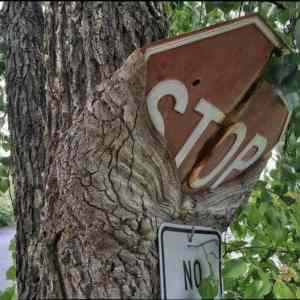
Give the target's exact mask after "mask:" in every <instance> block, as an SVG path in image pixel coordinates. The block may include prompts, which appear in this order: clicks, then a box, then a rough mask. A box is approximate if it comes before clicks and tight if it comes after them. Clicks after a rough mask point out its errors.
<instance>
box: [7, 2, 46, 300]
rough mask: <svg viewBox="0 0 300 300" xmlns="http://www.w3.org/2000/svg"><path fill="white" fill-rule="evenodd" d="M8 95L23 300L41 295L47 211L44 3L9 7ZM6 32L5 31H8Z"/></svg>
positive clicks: (15, 3)
mask: <svg viewBox="0 0 300 300" xmlns="http://www.w3.org/2000/svg"><path fill="white" fill-rule="evenodd" d="M2 14H3V18H2V28H3V29H5V31H4V32H5V44H6V46H7V49H6V52H7V59H6V93H7V99H8V122H9V130H10V135H11V156H12V164H11V171H12V175H13V184H14V186H15V215H16V223H17V234H16V248H17V254H18V255H17V259H16V264H17V283H18V291H19V294H20V297H21V298H24V299H25V298H31V296H32V295H36V294H37V286H36V283H37V282H38V281H39V269H38V257H35V254H37V251H36V250H37V248H38V245H39V244H38V239H39V229H40V208H41V207H42V205H43V199H44V197H43V191H44V184H43V178H42V177H43V171H44V168H45V143H44V130H45V118H46V98H45V92H44V88H45V71H44V68H43V55H42V49H43V31H44V24H43V15H42V10H41V7H40V6H39V4H38V3H34V2H29V3H18V2H11V3H5V4H4V7H3V10H2ZM2 32H3V31H2Z"/></svg>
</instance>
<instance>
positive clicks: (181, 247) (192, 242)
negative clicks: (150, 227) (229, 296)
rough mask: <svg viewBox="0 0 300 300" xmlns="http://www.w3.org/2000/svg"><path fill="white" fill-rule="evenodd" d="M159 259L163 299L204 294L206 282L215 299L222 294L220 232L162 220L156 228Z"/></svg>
mask: <svg viewBox="0 0 300 300" xmlns="http://www.w3.org/2000/svg"><path fill="white" fill-rule="evenodd" d="M159 263H160V282H161V285H160V287H161V298H162V299H202V298H207V297H208V295H207V292H208V290H205V287H206V286H207V284H209V285H210V293H212V292H213V298H214V299H220V298H221V297H222V295H223V284H222V276H221V236H220V234H219V232H217V231H215V230H211V229H209V228H205V227H200V226H188V225H178V224H171V223H163V224H162V225H161V227H160V229H159ZM207 282H208V283H207ZM204 283H206V285H204ZM202 287H203V289H201V288H202ZM201 292H202V293H203V295H201V294H200V293H201ZM201 296H202V297H201ZM210 297H211V296H210Z"/></svg>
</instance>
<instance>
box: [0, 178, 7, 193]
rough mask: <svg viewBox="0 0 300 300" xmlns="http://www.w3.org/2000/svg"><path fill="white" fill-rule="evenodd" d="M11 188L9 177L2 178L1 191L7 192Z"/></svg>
mask: <svg viewBox="0 0 300 300" xmlns="http://www.w3.org/2000/svg"><path fill="white" fill-rule="evenodd" d="M8 188H9V179H8V178H0V191H1V192H2V193H5V192H6V191H7V190H8Z"/></svg>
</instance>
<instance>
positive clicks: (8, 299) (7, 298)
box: [0, 286, 16, 300]
mask: <svg viewBox="0 0 300 300" xmlns="http://www.w3.org/2000/svg"><path fill="white" fill-rule="evenodd" d="M15 298H16V287H15V286H12V287H9V288H7V289H6V290H4V292H2V293H1V294H0V300H14V299H15Z"/></svg>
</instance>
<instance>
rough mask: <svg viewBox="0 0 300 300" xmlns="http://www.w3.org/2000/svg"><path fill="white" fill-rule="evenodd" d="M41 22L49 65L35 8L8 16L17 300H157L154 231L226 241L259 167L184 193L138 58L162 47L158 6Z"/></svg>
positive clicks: (84, 7)
mask: <svg viewBox="0 0 300 300" xmlns="http://www.w3.org/2000/svg"><path fill="white" fill-rule="evenodd" d="M45 11H46V30H45V39H44V40H45V41H46V47H45V56H44V58H45V59H44V58H43V56H42V54H43V51H44V49H43V45H42V41H43V28H44V26H43V19H42V11H41V8H40V6H39V4H35V3H33V2H26V3H12V4H11V3H9V4H8V3H7V5H6V7H5V12H6V16H8V17H10V18H11V20H13V22H11V23H10V24H8V25H7V30H6V36H7V44H8V49H9V52H8V56H7V95H8V102H9V118H10V130H11V133H12V156H13V158H14V166H15V169H14V178H15V189H16V203H17V209H16V214H17V221H18V229H17V230H18V235H17V241H18V249H17V255H18V257H19V258H18V263H17V271H18V293H19V297H20V299H27V298H35V297H41V298H129V297H130V298H158V297H159V274H158V270H159V269H158V249H157V230H158V227H159V226H160V224H161V223H162V222H165V221H169V222H177V223H186V224H194V225H204V226H211V227H214V228H216V229H219V230H221V231H223V230H225V229H226V227H227V226H228V224H229V222H230V220H231V219H232V217H233V214H234V211H235V210H236V208H238V207H239V206H240V205H241V204H242V203H244V202H245V201H246V200H247V198H248V195H249V188H250V187H251V185H252V184H253V183H254V182H255V181H256V180H257V177H258V175H259V173H260V171H261V170H262V168H263V167H264V165H265V161H263V162H261V163H259V164H257V166H256V167H255V168H253V169H252V170H251V172H248V173H246V174H245V175H244V178H243V186H241V184H240V182H241V179H239V181H233V182H230V183H227V184H224V185H223V186H221V187H220V188H218V189H216V190H215V191H214V192H206V193H202V194H197V195H189V194H185V193H183V192H182V190H181V183H180V181H179V177H178V174H177V170H176V167H175V162H174V161H173V160H172V159H171V157H170V155H169V152H168V149H167V147H166V142H165V140H164V139H163V138H162V137H160V136H158V135H157V134H156V133H155V132H154V131H153V130H152V127H151V125H150V121H149V118H148V115H147V111H146V107H145V103H146V101H145V95H144V88H145V79H146V76H147V69H146V63H145V61H144V57H143V55H142V53H141V52H140V51H139V50H136V51H134V50H135V49H136V48H139V47H141V46H143V45H144V44H145V43H147V42H150V41H153V40H157V39H160V38H163V37H165V36H166V35H167V29H168V26H167V20H166V16H165V14H164V12H163V7H162V4H161V3H152V2H119V3H118V2H82V3H80V2H50V3H49V4H48V6H47V7H46V9H45ZM132 52H133V53H132ZM131 53H132V54H131ZM130 54H131V55H130ZM129 55H130V56H129ZM128 56H129V58H128ZM127 58H128V59H127ZM44 66H45V70H46V73H47V75H46V83H45V80H44V78H45V76H44ZM24 78H25V79H24ZM24 80H27V81H25V82H24ZM24 83H25V84H24ZM44 86H45V87H46V88H45V89H44ZM45 95H46V97H45ZM24 207H26V209H24ZM28 228H29V229H28Z"/></svg>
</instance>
